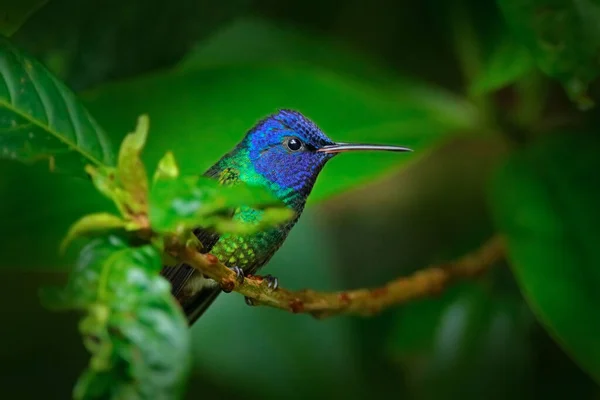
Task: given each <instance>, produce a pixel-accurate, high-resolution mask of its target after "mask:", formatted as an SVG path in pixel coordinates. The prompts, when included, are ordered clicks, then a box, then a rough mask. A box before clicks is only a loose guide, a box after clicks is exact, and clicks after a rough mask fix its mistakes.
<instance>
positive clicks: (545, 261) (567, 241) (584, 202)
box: [491, 134, 600, 381]
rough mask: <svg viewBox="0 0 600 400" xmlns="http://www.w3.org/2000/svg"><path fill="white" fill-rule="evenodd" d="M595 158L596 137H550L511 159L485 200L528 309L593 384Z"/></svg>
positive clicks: (598, 328)
mask: <svg viewBox="0 0 600 400" xmlns="http://www.w3.org/2000/svg"><path fill="white" fill-rule="evenodd" d="M599 152H600V140H599V139H598V136H596V135H583V134H570V135H560V136H558V137H552V138H549V139H547V140H545V141H544V143H539V144H538V145H537V146H534V147H532V148H530V149H527V150H525V151H523V152H521V153H519V154H515V155H514V156H513V157H511V158H510V159H509V160H508V162H507V164H506V165H505V166H503V167H502V169H501V170H500V173H499V175H498V177H497V178H496V179H495V181H494V190H493V191H492V194H491V198H492V200H491V201H492V205H493V207H494V210H495V214H496V220H497V222H498V226H499V228H500V230H501V231H502V232H504V233H506V236H507V238H508V244H509V254H510V260H511V262H512V265H513V270H514V272H515V275H516V277H517V279H518V281H519V283H520V285H521V287H522V288H523V292H524V293H525V296H526V297H527V298H528V300H529V303H530V304H531V306H532V309H533V310H534V312H536V313H537V314H538V316H539V317H540V319H541V321H542V322H543V323H544V324H546V325H547V326H548V327H549V328H550V330H551V332H552V334H553V335H555V336H556V337H557V339H558V340H559V342H560V343H561V344H562V345H563V346H565V347H566V349H567V350H568V351H569V352H571V353H572V354H573V356H574V357H575V359H576V360H578V361H579V362H580V363H581V365H582V366H583V367H584V368H585V369H586V370H587V371H589V373H590V374H592V375H593V376H594V377H595V378H596V380H598V381H600V342H599V341H598V338H599V337H600V319H598V313H597V310H598V305H599V304H600V292H599V291H598V286H599V285H600V268H599V267H598V266H599V265H600V255H599V253H598V243H600V230H599V228H598V227H599V226H600V212H599V211H598V205H599V204H600V185H598V171H600V158H598V154H599ZM557 160H568V162H557Z"/></svg>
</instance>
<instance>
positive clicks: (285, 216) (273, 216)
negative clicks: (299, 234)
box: [202, 208, 295, 236]
mask: <svg viewBox="0 0 600 400" xmlns="http://www.w3.org/2000/svg"><path fill="white" fill-rule="evenodd" d="M294 215H295V213H294V211H293V210H291V209H289V208H267V209H266V210H262V211H260V218H259V219H258V221H256V222H254V223H251V224H250V223H248V222H245V221H242V220H238V219H231V218H224V217H220V216H214V217H212V218H205V219H203V221H202V226H203V227H212V228H213V229H214V230H215V231H217V232H220V233H231V234H235V235H242V236H243V235H252V234H254V233H257V232H260V231H263V230H265V229H266V228H270V227H273V226H277V225H280V224H283V223H284V222H286V221H289V220H290V219H292V218H293V217H294Z"/></svg>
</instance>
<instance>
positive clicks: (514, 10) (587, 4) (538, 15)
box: [498, 0, 600, 108]
mask: <svg viewBox="0 0 600 400" xmlns="http://www.w3.org/2000/svg"><path fill="white" fill-rule="evenodd" d="M498 3H499V5H500V8H501V9H502V11H503V13H504V16H505V17H506V20H507V22H508V24H509V26H510V27H511V28H512V30H513V32H514V34H515V36H516V37H517V38H518V39H519V40H520V41H521V42H522V43H523V44H524V45H525V46H527V47H528V48H529V50H530V51H531V54H532V56H533V57H534V58H535V60H536V62H537V65H538V66H539V67H540V69H541V70H542V71H544V72H545V73H546V74H548V75H549V76H551V77H553V78H556V79H558V80H559V81H561V82H562V83H563V85H564V86H565V88H566V90H567V91H568V93H569V95H570V96H571V97H573V99H575V100H576V101H577V102H578V103H579V105H580V106H581V107H582V108H587V107H589V106H591V100H590V99H589V98H588V97H587V96H586V89H587V86H588V85H589V84H590V82H592V80H594V79H595V78H596V77H597V76H598V73H599V70H600V60H599V59H598V54H600V24H598V21H599V20H600V2H599V1H597V0H581V1H571V0H533V1H532V0H498Z"/></svg>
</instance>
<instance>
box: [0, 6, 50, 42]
mask: <svg viewBox="0 0 600 400" xmlns="http://www.w3.org/2000/svg"><path fill="white" fill-rule="evenodd" d="M47 2H48V0H14V1H11V0H3V1H2V9H0V35H4V36H8V37H10V36H12V35H13V34H14V33H15V32H16V31H17V30H19V28H20V27H21V25H23V24H24V23H25V21H27V19H28V18H29V17H30V16H31V15H32V14H33V13H34V12H36V11H37V10H39V9H40V8H41V7H42V6H43V5H44V4H46V3H47Z"/></svg>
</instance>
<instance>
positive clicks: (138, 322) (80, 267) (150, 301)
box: [45, 236, 190, 399]
mask: <svg viewBox="0 0 600 400" xmlns="http://www.w3.org/2000/svg"><path fill="white" fill-rule="evenodd" d="M161 268H162V264H161V258H160V256H159V254H158V252H157V251H156V250H155V249H154V248H152V247H151V246H144V247H140V248H130V247H127V244H126V243H124V242H123V241H122V240H120V239H119V238H117V237H113V236H110V237H107V238H102V239H98V240H94V241H92V242H90V243H89V244H88V245H87V246H86V247H85V248H84V249H83V250H82V252H81V254H80V257H79V259H78V261H77V265H76V268H75V270H74V271H73V273H72V275H71V278H70V280H69V283H68V285H67V286H66V288H65V289H63V290H60V291H56V290H53V291H47V292H46V296H45V299H46V302H47V303H48V305H49V306H51V307H52V308H56V309H78V310H85V311H86V316H85V317H84V319H83V320H82V321H81V323H80V331H81V334H82V335H83V338H84V344H85V345H86V348H87V349H88V351H90V353H91V354H92V359H91V361H90V365H89V367H88V369H87V370H86V372H85V373H84V374H83V375H82V376H81V378H80V380H79V382H78V384H77V386H76V388H75V398H77V399H99V398H102V399H104V398H113V399H124V398H128V399H176V398H179V396H181V394H182V389H183V384H184V383H185V378H186V377H187V372H188V369H189V366H190V362H189V361H190V354H189V345H190V338H189V330H188V325H187V321H186V320H185V317H184V316H183V314H182V313H181V309H180V308H179V306H178V304H177V302H176V301H175V299H174V298H173V297H172V296H171V290H170V285H169V283H168V282H167V281H166V280H164V279H163V278H162V277H160V276H159V275H158V272H159V271H160V269H161Z"/></svg>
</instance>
